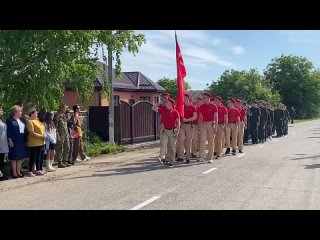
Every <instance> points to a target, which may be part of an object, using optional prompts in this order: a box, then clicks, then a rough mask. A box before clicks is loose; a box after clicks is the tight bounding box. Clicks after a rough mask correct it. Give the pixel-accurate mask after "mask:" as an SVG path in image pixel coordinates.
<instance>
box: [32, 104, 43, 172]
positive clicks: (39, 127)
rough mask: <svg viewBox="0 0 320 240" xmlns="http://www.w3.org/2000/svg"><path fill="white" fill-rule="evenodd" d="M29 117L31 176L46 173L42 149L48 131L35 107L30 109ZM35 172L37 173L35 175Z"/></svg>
mask: <svg viewBox="0 0 320 240" xmlns="http://www.w3.org/2000/svg"><path fill="white" fill-rule="evenodd" d="M27 112H28V115H29V119H28V121H27V129H28V142H27V145H28V147H29V153H30V159H29V176H30V177H34V176H35V175H37V176H42V175H44V173H43V171H42V170H41V167H40V165H41V164H42V162H41V149H42V148H43V145H44V144H45V139H46V133H45V126H44V125H43V124H42V123H41V122H40V121H39V119H38V112H37V110H36V108H35V107H30V108H29V109H28V110H27ZM34 164H36V172H33V166H34ZM34 174H35V175H34Z"/></svg>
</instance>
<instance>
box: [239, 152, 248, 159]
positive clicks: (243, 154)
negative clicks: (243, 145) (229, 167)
mask: <svg viewBox="0 0 320 240" xmlns="http://www.w3.org/2000/svg"><path fill="white" fill-rule="evenodd" d="M245 155H247V154H245V153H242V154H240V155H238V156H237V157H238V158H241V157H243V156H245Z"/></svg>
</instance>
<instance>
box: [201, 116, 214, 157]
mask: <svg viewBox="0 0 320 240" xmlns="http://www.w3.org/2000/svg"><path fill="white" fill-rule="evenodd" d="M207 141H208V159H209V160H211V159H212V158H213V147H214V145H213V144H214V131H213V123H211V122H210V123H201V124H200V158H205V154H206V142H207Z"/></svg>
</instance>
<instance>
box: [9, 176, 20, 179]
mask: <svg viewBox="0 0 320 240" xmlns="http://www.w3.org/2000/svg"><path fill="white" fill-rule="evenodd" d="M11 177H12V179H17V178H19V177H18V176H13V175H12V176H11Z"/></svg>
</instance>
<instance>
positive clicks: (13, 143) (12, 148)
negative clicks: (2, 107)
mask: <svg viewBox="0 0 320 240" xmlns="http://www.w3.org/2000/svg"><path fill="white" fill-rule="evenodd" d="M6 124H7V138H8V145H9V154H8V159H9V160H10V161H11V174H12V178H19V177H20V178H22V177H24V175H23V174H22V173H21V165H22V160H24V159H25V158H26V157H27V146H26V131H25V124H24V123H23V120H22V108H21V107H19V106H16V105H15V106H13V107H12V108H11V113H10V117H9V118H8V119H7V120H6Z"/></svg>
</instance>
